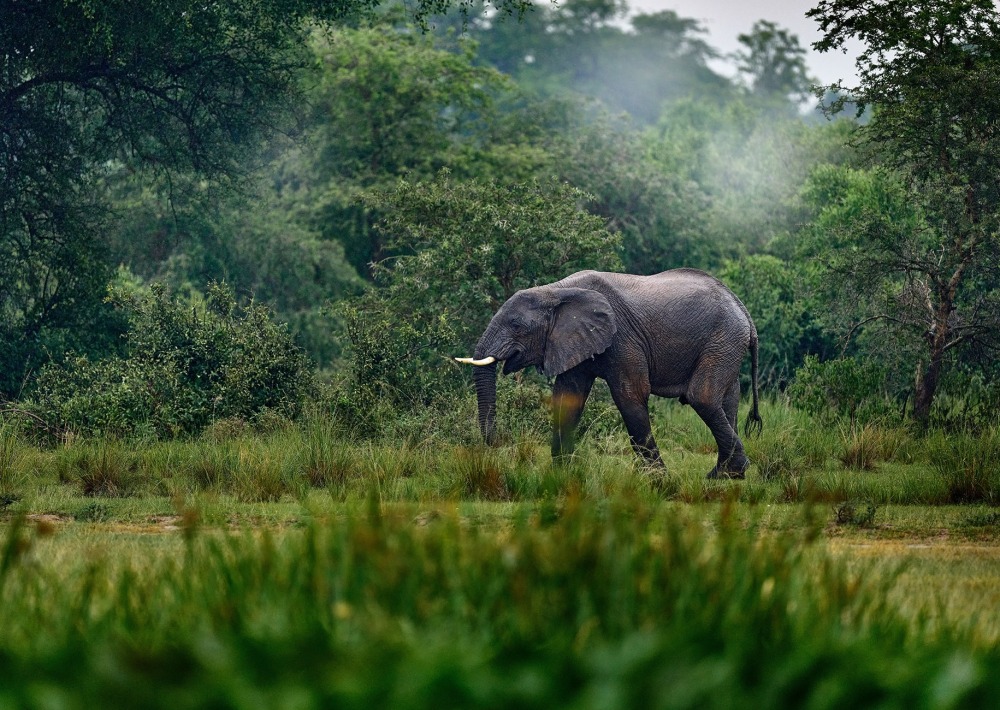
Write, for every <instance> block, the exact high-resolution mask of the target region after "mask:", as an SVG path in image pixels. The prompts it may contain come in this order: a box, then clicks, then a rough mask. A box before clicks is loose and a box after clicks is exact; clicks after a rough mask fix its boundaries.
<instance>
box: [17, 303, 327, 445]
mask: <svg viewBox="0 0 1000 710" xmlns="http://www.w3.org/2000/svg"><path fill="white" fill-rule="evenodd" d="M112 299H113V300H114V302H115V303H116V305H117V306H118V307H119V308H122V309H124V310H125V311H126V312H127V314H128V317H129V323H130V327H129V330H128V333H127V338H126V348H127V355H126V356H125V357H122V358H112V359H107V360H98V361H93V362H92V361H90V360H88V359H87V358H85V357H80V358H77V359H76V360H74V361H72V362H70V363H67V364H66V365H51V366H48V367H47V368H46V369H45V370H43V372H42V373H41V375H40V376H39V378H38V382H37V386H36V390H35V392H34V393H33V397H32V401H33V404H32V409H33V410H34V411H35V412H36V413H37V414H38V415H39V416H41V417H42V418H43V419H45V420H46V421H48V422H49V423H50V424H52V425H58V426H61V427H64V428H66V429H69V430H72V431H74V432H76V433H77V434H117V435H122V436H134V435H137V434H138V435H142V434H146V435H154V436H158V437H173V436H179V435H182V434H193V433H197V432H199V431H201V430H202V429H203V428H204V427H205V426H207V425H208V424H209V423H210V422H211V421H212V420H214V419H217V418H226V417H238V418H242V419H246V420H252V419H254V418H255V417H259V416H261V415H263V414H265V413H266V412H268V411H271V410H273V411H277V412H279V413H281V414H282V415H284V416H287V417H294V416H295V415H296V414H297V413H298V412H299V411H300V408H301V406H302V403H303V400H304V398H305V397H306V396H307V395H308V393H309V392H310V390H311V387H312V376H311V373H310V364H309V362H308V360H307V358H306V357H305V356H304V354H303V353H302V352H301V350H300V349H299V348H298V347H296V346H295V345H294V344H293V343H292V341H291V338H290V336H289V334H288V331H287V328H285V327H284V326H282V325H278V324H276V323H275V322H273V320H272V318H271V312H270V311H269V310H268V309H267V308H265V307H264V306H261V305H259V304H255V303H251V304H250V305H248V306H246V307H243V308H240V307H238V306H237V304H236V302H235V300H234V297H233V293H232V291H231V290H230V289H229V288H228V287H225V286H220V285H216V284H213V285H212V286H210V287H209V292H208V299H207V301H206V302H205V303H204V304H196V305H194V306H191V305H188V304H185V303H183V302H181V301H178V300H173V299H171V298H169V297H168V295H167V293H166V291H165V289H163V288H162V287H159V286H157V285H154V286H153V287H152V288H151V289H150V291H149V292H148V293H133V294H128V293H125V292H121V291H119V292H116V293H114V294H113V295H112Z"/></svg>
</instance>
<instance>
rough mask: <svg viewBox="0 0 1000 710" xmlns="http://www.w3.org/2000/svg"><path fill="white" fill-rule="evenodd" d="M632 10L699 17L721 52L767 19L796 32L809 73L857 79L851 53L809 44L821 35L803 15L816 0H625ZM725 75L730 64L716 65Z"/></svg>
mask: <svg viewBox="0 0 1000 710" xmlns="http://www.w3.org/2000/svg"><path fill="white" fill-rule="evenodd" d="M627 1H628V5H629V8H631V10H632V12H633V13H653V12H659V11H660V10H674V11H675V12H676V13H677V14H678V15H680V16H681V17H692V18H694V19H696V20H700V21H701V23H702V26H703V27H704V28H705V29H707V30H708V35H707V36H706V39H707V41H708V43H709V44H710V45H711V46H713V47H715V48H716V49H718V50H719V51H720V52H723V53H727V54H728V53H731V52H734V51H736V50H737V49H738V48H739V47H740V44H739V42H738V41H737V39H736V37H737V36H738V35H740V34H745V33H748V32H749V31H750V29H751V28H752V27H753V23H754V22H756V21H757V20H770V21H771V22H774V23H777V24H778V26H780V27H784V28H785V29H787V30H790V31H791V33H792V34H795V35H798V38H799V44H801V45H802V46H803V47H804V48H805V49H806V62H807V63H808V65H809V70H810V72H811V73H812V75H813V76H814V77H815V78H817V79H819V81H820V83H821V84H832V83H834V82H835V81H837V80H838V79H843V80H844V83H845V85H847V86H851V85H853V84H854V83H855V82H856V77H857V75H856V72H855V68H854V57H853V56H852V55H850V54H848V55H844V54H841V53H840V52H826V53H824V54H820V53H819V52H817V51H815V50H814V49H813V48H812V47H811V46H810V45H812V43H813V42H815V41H817V40H818V39H820V32H819V28H818V25H817V24H816V22H815V21H814V20H811V19H809V18H807V17H806V16H805V13H806V10H809V9H810V8H812V7H813V6H815V5H816V2H815V0H627ZM714 68H715V69H716V70H717V71H721V72H722V73H724V74H726V75H727V76H732V75H733V74H734V73H735V72H734V70H733V68H732V67H731V65H725V66H715V67H714Z"/></svg>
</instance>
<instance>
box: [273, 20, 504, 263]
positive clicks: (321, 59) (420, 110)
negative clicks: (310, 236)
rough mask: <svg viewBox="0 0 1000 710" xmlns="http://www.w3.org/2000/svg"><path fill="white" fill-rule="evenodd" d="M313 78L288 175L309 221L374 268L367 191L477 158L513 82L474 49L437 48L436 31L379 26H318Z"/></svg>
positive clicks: (287, 186)
mask: <svg viewBox="0 0 1000 710" xmlns="http://www.w3.org/2000/svg"><path fill="white" fill-rule="evenodd" d="M311 48H312V51H313V53H314V55H315V57H316V66H315V69H314V72H313V74H312V77H311V79H310V81H311V83H312V86H311V87H310V98H311V106H312V111H311V115H310V116H309V119H308V120H309V124H310V128H309V131H308V137H307V140H308V142H309V152H308V153H306V154H304V155H303V160H302V161H301V162H300V164H299V165H295V166H290V169H289V170H288V171H287V174H285V175H283V176H282V177H281V180H282V185H281V188H282V190H283V191H286V192H288V193H291V192H294V191H295V190H296V186H299V187H298V189H299V190H300V192H301V193H302V194H301V195H299V196H298V197H294V199H295V200H296V201H297V202H298V203H299V204H300V205H301V206H302V208H303V210H305V211H306V212H307V213H308V214H307V215H305V219H306V222H307V224H309V226H311V227H312V228H313V229H314V230H315V231H316V232H317V233H319V234H321V235H323V236H324V237H325V238H327V239H336V240H338V241H339V242H341V243H342V244H343V245H344V249H345V251H346V253H347V257H348V259H349V261H350V263H351V264H352V265H353V266H354V267H355V268H356V269H357V270H358V272H359V273H361V274H363V275H365V276H369V265H370V264H371V263H372V262H374V261H378V260H380V259H382V258H383V257H384V256H385V254H384V253H383V249H384V244H383V242H382V239H381V236H380V234H379V233H378V232H376V231H375V229H374V228H373V227H374V223H375V222H376V221H377V220H378V216H377V215H373V214H371V212H370V207H366V206H365V205H364V204H363V203H362V202H361V201H360V197H361V196H362V195H363V194H364V193H365V192H366V191H369V190H372V189H378V188H387V187H389V186H391V185H392V184H394V183H395V181H397V180H398V179H399V178H400V177H402V176H404V175H406V176H410V177H415V178H417V179H419V178H430V177H433V176H434V175H435V173H436V172H437V171H438V170H440V169H441V168H443V167H457V165H458V164H463V163H466V162H468V161H469V160H470V159H473V160H474V157H472V156H474V155H475V154H476V153H477V151H478V150H479V149H480V148H479V145H478V144H480V143H482V138H483V134H484V131H485V126H486V125H488V124H489V122H490V120H491V119H492V118H493V117H494V116H495V112H494V111H493V102H494V100H495V99H496V97H497V96H498V95H500V94H502V93H503V92H504V91H507V90H509V88H510V83H509V81H508V80H507V79H506V78H505V77H504V76H502V75H501V74H500V73H499V72H497V71H496V70H494V69H492V68H489V67H482V66H475V65H474V64H473V62H472V49H473V48H472V47H471V46H469V45H466V46H464V47H462V49H461V50H460V51H458V52H449V51H446V50H443V49H439V48H437V47H435V45H434V41H433V37H431V36H424V35H421V34H419V33H415V32H413V31H412V28H404V29H400V28H396V27H393V26H390V25H385V24H382V25H379V26H376V27H370V28H360V29H337V30H332V31H328V32H317V33H315V34H314V35H313V37H312V38H311Z"/></svg>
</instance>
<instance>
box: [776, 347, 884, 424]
mask: <svg viewBox="0 0 1000 710" xmlns="http://www.w3.org/2000/svg"><path fill="white" fill-rule="evenodd" d="M885 382H886V369H885V367H884V366H882V365H880V364H879V363H876V362H873V361H871V360H865V361H861V360H857V359H855V358H852V357H847V358H838V359H836V360H827V361H826V362H820V361H819V358H817V357H816V356H808V357H806V359H805V363H804V364H803V365H802V367H800V368H799V369H798V370H796V371H795V380H794V381H793V382H792V384H791V386H790V387H789V388H788V396H789V398H790V399H791V402H792V404H794V405H795V406H797V407H800V408H802V409H804V410H806V411H807V412H809V413H810V414H814V415H817V416H819V417H821V418H823V419H825V420H826V421H834V420H836V419H838V418H841V419H848V420H850V422H851V423H852V424H855V423H860V424H864V423H867V422H872V421H876V420H880V419H886V418H888V417H890V416H892V415H893V414H894V413H895V409H896V408H895V405H894V404H893V402H892V401H891V400H890V399H889V397H888V395H887V394H886V392H885Z"/></svg>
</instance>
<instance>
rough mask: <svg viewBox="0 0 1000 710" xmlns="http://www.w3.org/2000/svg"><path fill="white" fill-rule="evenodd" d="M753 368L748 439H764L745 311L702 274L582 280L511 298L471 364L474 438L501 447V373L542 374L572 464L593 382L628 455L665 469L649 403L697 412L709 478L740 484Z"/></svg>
mask: <svg viewBox="0 0 1000 710" xmlns="http://www.w3.org/2000/svg"><path fill="white" fill-rule="evenodd" d="M748 349H749V351H750V357H751V393H752V397H753V403H752V407H751V410H750V412H749V414H748V415H747V418H746V421H745V423H744V436H749V435H750V434H751V432H753V431H756V432H757V433H758V434H759V433H760V432H761V431H762V430H763V420H762V419H761V416H760V411H759V406H758V400H759V394H758V386H757V360H758V339H757V329H756V327H755V326H754V323H753V319H752V318H751V317H750V314H749V312H747V309H746V307H745V306H744V305H743V303H742V302H741V301H740V299H739V298H737V296H736V294H734V293H733V292H732V291H730V290H729V288H727V287H726V285H725V284H723V283H722V282H721V281H719V280H718V279H716V278H715V277H713V276H711V275H709V274H707V273H705V272H704V271H699V270H697V269H687V268H682V269H673V270H670V271H664V272H662V273H659V274H654V275H650V276H638V275H632V274H621V273H605V272H599V271H580V272H577V273H575V274H572V275H570V276H567V277H566V278H564V279H562V280H561V281H556V282H555V283H551V284H546V285H543V286H536V287H534V288H526V289H523V290H521V291H518V292H517V293H515V294H514V295H513V296H511V297H510V298H509V299H508V300H507V301H506V302H505V303H504V304H503V305H502V306H501V307H500V309H499V310H498V311H497V312H496V314H495V315H494V316H493V318H492V320H491V321H490V323H489V325H488V326H487V328H486V330H485V331H484V332H483V334H482V337H480V339H479V342H478V344H477V345H476V348H475V352H474V355H473V357H462V358H455V359H456V360H457V361H458V362H460V363H464V364H468V365H473V366H475V372H474V380H475V386H476V395H477V399H478V418H479V428H480V431H481V433H482V436H483V438H484V440H485V441H486V442H487V444H493V443H495V420H496V377H497V374H496V368H497V363H500V362H502V363H503V373H504V374H505V375H506V374H510V373H512V372H517V371H518V370H522V369H524V368H526V367H530V366H535V367H537V368H538V369H539V370H540V371H541V372H543V373H544V374H545V375H546V376H548V377H554V378H555V381H554V383H553V386H552V456H553V458H554V459H555V460H556V461H561V460H563V459H564V458H565V457H566V456H568V455H569V454H571V453H572V452H573V448H574V432H575V429H576V426H577V424H578V423H579V421H580V415H581V414H582V412H583V408H584V405H585V404H586V402H587V397H588V396H589V394H590V390H591V387H592V386H593V384H594V380H595V379H596V378H598V377H600V378H601V379H603V380H605V381H606V382H607V384H608V388H609V389H610V390H611V397H612V398H613V400H614V403H615V405H616V406H617V407H618V410H619V411H620V412H621V415H622V419H624V421H625V427H626V429H627V430H628V434H629V439H630V441H631V444H632V448H633V450H634V451H635V452H636V454H637V455H638V456H639V457H640V459H641V460H642V461H644V462H646V463H648V464H649V465H651V466H658V467H662V466H663V461H662V459H661V457H660V453H659V450H658V449H657V446H656V441H655V440H654V438H653V433H652V430H651V428H650V423H649V396H650V395H651V394H655V395H657V396H660V397H673V398H677V399H678V400H680V402H681V403H682V404H687V405H690V406H691V407H693V408H694V410H695V411H696V412H697V413H698V415H699V416H700V417H701V419H702V420H703V421H704V422H705V424H707V425H708V427H709V429H711V430H712V435H713V436H714V437H715V442H716V444H717V446H718V450H719V455H718V461H717V462H716V464H715V466H714V467H713V468H712V470H711V471H710V472H709V473H708V477H709V478H743V477H744V475H745V472H746V470H747V468H748V467H749V465H750V462H749V460H748V459H747V455H746V452H745V450H744V448H743V442H742V441H740V437H739V433H738V430H737V426H738V425H737V421H736V412H737V408H738V407H739V400H740V380H739V375H740V366H741V364H742V361H743V357H744V355H745V354H746V352H747V350H748Z"/></svg>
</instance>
